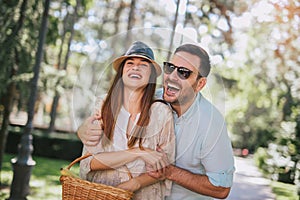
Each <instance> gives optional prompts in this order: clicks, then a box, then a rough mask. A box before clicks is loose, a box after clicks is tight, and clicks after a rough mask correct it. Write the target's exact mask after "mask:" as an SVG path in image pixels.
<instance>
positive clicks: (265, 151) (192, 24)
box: [0, 0, 300, 199]
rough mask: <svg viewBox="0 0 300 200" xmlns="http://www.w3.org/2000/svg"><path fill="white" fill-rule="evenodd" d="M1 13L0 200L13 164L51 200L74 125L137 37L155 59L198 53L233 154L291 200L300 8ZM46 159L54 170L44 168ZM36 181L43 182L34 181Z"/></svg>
mask: <svg viewBox="0 0 300 200" xmlns="http://www.w3.org/2000/svg"><path fill="white" fill-rule="evenodd" d="M0 5H1V7H0V12H1V14H0V34H1V36H0V63H1V67H0V81H1V84H0V124H1V130H0V170H1V171H0V173H1V176H0V178H1V179H0V181H1V182H0V183H1V190H0V197H1V198H2V197H3V198H7V197H8V196H9V188H10V186H11V181H12V179H13V174H14V173H13V171H12V170H13V168H12V166H11V163H10V162H11V161H10V159H11V158H14V157H16V158H17V160H16V161H17V165H18V164H20V165H26V166H28V167H29V168H32V174H33V176H31V173H28V176H29V177H30V176H31V179H30V183H28V184H29V185H30V187H31V193H30V194H29V195H28V198H29V199H39V198H42V197H43V198H44V199H59V195H60V191H59V190H54V189H50V190H49V191H48V192H47V191H46V190H45V187H46V186H49V187H50V188H52V187H51V186H52V185H54V186H53V187H56V188H59V187H60V186H59V181H58V178H59V167H61V166H58V167H57V165H66V164H67V163H68V162H69V161H71V160H72V159H74V158H76V157H77V156H79V155H80V151H81V144H80V142H79V141H78V138H77V137H76V134H75V132H76V129H77V127H78V125H79V124H80V123H81V122H82V120H83V119H84V118H85V117H86V116H88V115H90V114H91V113H92V112H93V108H94V101H95V97H96V96H98V95H101V94H103V93H105V91H106V90H107V88H108V86H109V83H110V80H111V79H112V77H113V76H114V71H113V70H112V68H111V67H110V63H111V62H112V60H113V58H114V57H116V56H119V55H121V54H122V53H124V51H125V49H127V47H128V45H129V44H130V43H131V42H133V41H135V40H142V41H144V42H146V43H147V44H149V46H151V47H152V48H153V49H154V52H155V55H156V59H157V60H158V62H159V63H162V62H163V61H164V60H166V59H168V58H169V57H170V53H171V52H172V51H173V50H174V49H175V47H176V46H178V45H180V44H182V43H185V42H193V43H198V44H199V45H201V46H202V47H203V48H205V49H206V50H207V51H208V52H209V55H210V57H211V62H212V74H211V76H210V77H209V84H208V86H207V87H206V88H205V90H204V91H203V93H204V95H205V96H206V97H207V98H208V99H210V100H211V101H212V102H213V103H215V104H216V106H217V107H218V109H219V110H220V111H221V112H222V114H223V115H224V116H225V118H226V121H227V126H228V130H229V133H230V138H231V140H232V145H233V147H234V149H235V154H236V155H237V156H248V155H251V158H253V160H254V162H255V163H256V165H257V166H258V167H259V169H260V170H261V172H262V173H263V174H264V176H265V177H266V178H267V179H270V180H272V181H274V182H278V183H285V184H287V185H285V186H284V187H285V189H287V188H294V189H293V193H295V194H292V195H293V197H287V199H289V198H295V199H296V198H297V197H296V196H297V192H298V193H299V192H300V183H299V182H300V161H299V160H300V67H299V63H300V36H299V27H300V3H299V2H298V1H297V0H249V1H246V0H237V1H233V0H227V1H225V0H211V1H208V0H203V1H196V0H177V1H173V0H165V1H163V0H155V1H146V0H118V1H117V0H111V1H108V0H52V1H50V0H44V1H34V0H1V1H0ZM32 144H33V145H32ZM32 158H33V159H32ZM54 158H55V159H57V162H58V163H59V164H58V163H53V164H50V163H52V161H53V160H51V159H54ZM48 159H49V160H48ZM63 161H65V162H63ZM53 162H56V160H55V161H53ZM47 167H48V168H47ZM49 167H50V168H51V170H50V169H49ZM52 171H53V173H52ZM36 173H38V175H36ZM47 173H48V174H47ZM36 176H41V178H42V179H36V178H37V177H36ZM43 179H48V181H49V182H46V183H43V184H44V185H43V184H40V183H41V181H42V180H43ZM37 182H38V184H37ZM45 184H46V185H45ZM41 191H46V192H41ZM53 191H56V192H53ZM274 192H276V191H274ZM53 193H54V194H53ZM56 193H57V194H56ZM288 193H290V192H288ZM34 195H38V196H34ZM43 195H44V196H43ZM51 195H52V196H51ZM53 195H54V196H53ZM284 195H289V194H285V193H284V194H283V196H284ZM282 198H283V199H284V197H282Z"/></svg>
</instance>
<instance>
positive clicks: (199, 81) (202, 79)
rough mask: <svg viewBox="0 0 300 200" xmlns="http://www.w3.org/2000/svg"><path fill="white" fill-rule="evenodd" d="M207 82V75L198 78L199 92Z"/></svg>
mask: <svg viewBox="0 0 300 200" xmlns="http://www.w3.org/2000/svg"><path fill="white" fill-rule="evenodd" d="M206 82H207V78H206V77H201V78H200V79H199V80H198V83H197V87H196V90H197V92H199V91H200V90H202V88H204V86H205V85H206Z"/></svg>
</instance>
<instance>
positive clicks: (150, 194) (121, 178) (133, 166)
mask: <svg viewBox="0 0 300 200" xmlns="http://www.w3.org/2000/svg"><path fill="white" fill-rule="evenodd" d="M138 117H139V116H138ZM138 117H137V119H138ZM129 118H130V113H128V112H127V111H126V110H125V109H124V108H123V107H122V108H121V110H120V113H119V116H118V118H117V122H116V126H115V131H114V137H113V144H111V145H108V146H106V147H105V148H103V147H102V145H101V142H99V143H98V145H97V147H93V148H90V147H88V150H87V147H86V146H84V148H83V154H85V153H86V152H87V151H89V152H90V153H93V154H97V153H101V152H111V151H122V150H125V149H128V147H127V137H126V130H127V125H128V121H129ZM137 119H136V121H137ZM157 145H158V146H160V147H161V148H162V149H163V150H164V151H165V152H166V154H167V156H168V158H169V160H170V161H171V162H174V159H175V135H174V124H173V115H172V112H171V109H170V108H169V107H168V106H167V105H165V104H164V103H161V102H155V103H153V104H152V106H151V111H150V122H149V125H148V126H147V128H146V135H145V138H144V140H143V147H145V148H150V149H156V146H157ZM135 147H138V142H137V144H136V145H135ZM91 159H92V157H89V158H87V159H85V160H83V161H81V162H80V176H81V178H82V179H85V180H88V181H92V182H97V183H102V184H106V185H111V186H116V185H118V184H120V183H122V182H125V181H128V180H129V176H128V173H127V170H126V167H120V168H117V169H114V170H104V171H90V161H91ZM126 166H127V168H128V169H129V170H130V173H131V174H132V176H133V177H136V176H139V175H140V174H142V173H145V172H146V167H145V162H144V161H143V160H141V159H138V160H135V161H133V162H130V163H128V164H126ZM171 185H172V182H171V181H169V180H164V181H160V182H158V183H155V184H152V185H150V186H147V187H144V188H142V189H140V190H139V191H136V192H135V194H134V197H133V199H141V200H147V199H149V200H156V199H157V200H159V199H164V196H167V195H169V194H170V191H171Z"/></svg>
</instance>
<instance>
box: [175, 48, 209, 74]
mask: <svg viewBox="0 0 300 200" xmlns="http://www.w3.org/2000/svg"><path fill="white" fill-rule="evenodd" d="M180 51H183V52H187V53H190V54H192V55H195V56H198V57H199V58H200V66H199V72H200V75H201V76H204V77H207V76H208V74H209V72H210V68H211V66H210V59H209V56H208V54H207V52H206V51H205V50H204V49H203V48H201V47H200V46H197V45H194V44H183V45H181V46H179V47H178V48H177V49H176V50H175V52H174V54H175V53H177V52H180Z"/></svg>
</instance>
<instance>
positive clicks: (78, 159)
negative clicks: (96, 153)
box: [67, 153, 133, 179]
mask: <svg viewBox="0 0 300 200" xmlns="http://www.w3.org/2000/svg"><path fill="white" fill-rule="evenodd" d="M92 155H93V154H91V153H87V154H85V155H83V156H81V157H79V158H76V159H75V160H74V161H72V162H71V163H70V164H69V165H68V166H67V169H68V170H70V169H71V167H72V166H73V165H75V164H76V163H78V162H79V161H81V160H83V159H86V158H88V157H90V156H92ZM124 166H125V169H126V171H127V174H128V176H129V179H132V178H133V177H132V174H131V172H130V171H129V169H128V167H127V165H124Z"/></svg>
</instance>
